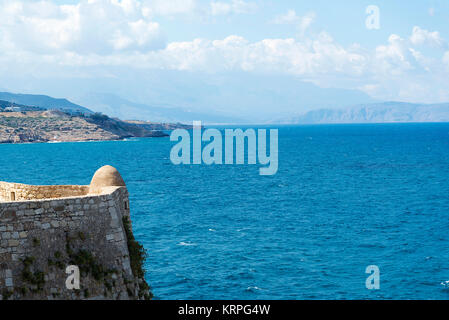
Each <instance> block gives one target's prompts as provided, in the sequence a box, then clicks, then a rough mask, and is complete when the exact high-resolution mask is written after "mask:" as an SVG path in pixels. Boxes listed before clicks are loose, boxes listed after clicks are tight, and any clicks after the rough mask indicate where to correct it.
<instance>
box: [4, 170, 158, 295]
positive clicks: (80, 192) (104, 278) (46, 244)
mask: <svg viewBox="0 0 449 320" xmlns="http://www.w3.org/2000/svg"><path fill="white" fill-rule="evenodd" d="M128 199H129V198H128V191H127V189H126V186H125V184H124V182H123V180H122V179H121V177H120V175H119V173H118V172H117V171H116V170H115V169H114V168H112V167H109V166H106V167H103V168H101V169H100V170H98V171H97V173H96V174H95V176H94V178H93V179H92V182H91V185H90V186H27V185H23V184H14V183H3V182H2V183H0V299H143V298H148V297H149V294H150V293H149V288H148V286H147V284H146V282H145V280H144V279H143V276H142V272H140V273H139V274H136V273H138V272H136V271H135V270H132V267H131V266H132V264H131V261H130V260H131V259H132V257H130V252H129V250H128V248H129V243H128V239H127V230H126V227H127V221H130V220H129V219H130V211H129V200H128ZM128 232H129V233H131V232H132V231H131V230H128ZM128 238H129V236H128ZM69 265H78V266H79V268H80V270H81V277H80V283H81V286H80V290H69V289H67V288H66V284H65V282H66V279H67V277H68V274H66V267H67V266H69Z"/></svg>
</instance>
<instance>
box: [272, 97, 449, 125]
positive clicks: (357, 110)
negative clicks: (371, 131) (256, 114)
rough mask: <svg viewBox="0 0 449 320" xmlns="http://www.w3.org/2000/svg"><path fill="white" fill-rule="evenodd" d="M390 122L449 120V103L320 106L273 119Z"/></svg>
mask: <svg viewBox="0 0 449 320" xmlns="http://www.w3.org/2000/svg"><path fill="white" fill-rule="evenodd" d="M389 122H449V103H442V104H416V103H405V102H383V103H373V104H365V105H357V106H352V107H347V108H341V109H318V110H313V111H309V112H307V113H304V114H300V115H295V116H291V117H286V118H282V119H278V120H276V121H273V123H285V124H326V123H329V124H332V123H389Z"/></svg>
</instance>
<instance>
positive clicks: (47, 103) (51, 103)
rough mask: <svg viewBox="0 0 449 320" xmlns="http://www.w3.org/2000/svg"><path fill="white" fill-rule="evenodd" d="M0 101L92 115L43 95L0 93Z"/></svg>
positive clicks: (65, 102)
mask: <svg viewBox="0 0 449 320" xmlns="http://www.w3.org/2000/svg"><path fill="white" fill-rule="evenodd" d="M0 100H4V101H8V102H13V103H16V104H20V105H25V106H29V107H38V108H43V109H48V110H62V111H66V112H70V113H78V112H79V113H86V114H91V113H93V112H92V111H91V110H89V109H88V108H85V107H82V106H79V105H77V104H74V103H72V102H70V101H68V100H67V99H56V98H52V97H49V96H45V95H36V94H20V93H10V92H0Z"/></svg>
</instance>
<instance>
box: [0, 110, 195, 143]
mask: <svg viewBox="0 0 449 320" xmlns="http://www.w3.org/2000/svg"><path fill="white" fill-rule="evenodd" d="M180 127H182V128H184V127H186V126H184V125H181V124H160V123H149V122H139V121H135V122H133V121H129V122H127V121H122V120H119V119H114V118H109V117H108V116H106V115H103V114H92V115H71V114H68V113H65V112H61V111H54V110H51V111H50V110H48V111H26V112H25V111H22V112H0V143H2V144H4V143H45V142H87V141H114V140H124V139H127V138H146V137H166V136H168V134H167V133H166V132H165V131H164V130H173V129H176V128H180Z"/></svg>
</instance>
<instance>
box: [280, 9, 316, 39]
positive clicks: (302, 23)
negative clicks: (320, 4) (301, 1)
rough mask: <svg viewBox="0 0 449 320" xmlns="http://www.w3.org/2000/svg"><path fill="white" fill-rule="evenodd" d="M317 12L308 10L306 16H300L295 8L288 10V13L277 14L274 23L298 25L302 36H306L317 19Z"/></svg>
mask: <svg viewBox="0 0 449 320" xmlns="http://www.w3.org/2000/svg"><path fill="white" fill-rule="evenodd" d="M315 17H316V14H315V12H308V13H307V14H305V15H304V16H302V17H300V16H298V15H297V14H296V11H295V10H292V9H290V10H288V11H287V13H285V14H281V15H278V16H276V17H275V18H274V19H273V21H272V22H273V23H274V24H292V25H296V26H297V28H298V32H299V35H300V36H304V34H305V32H306V31H307V29H308V28H309V27H310V26H311V25H312V23H313V22H314V21H315Z"/></svg>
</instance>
